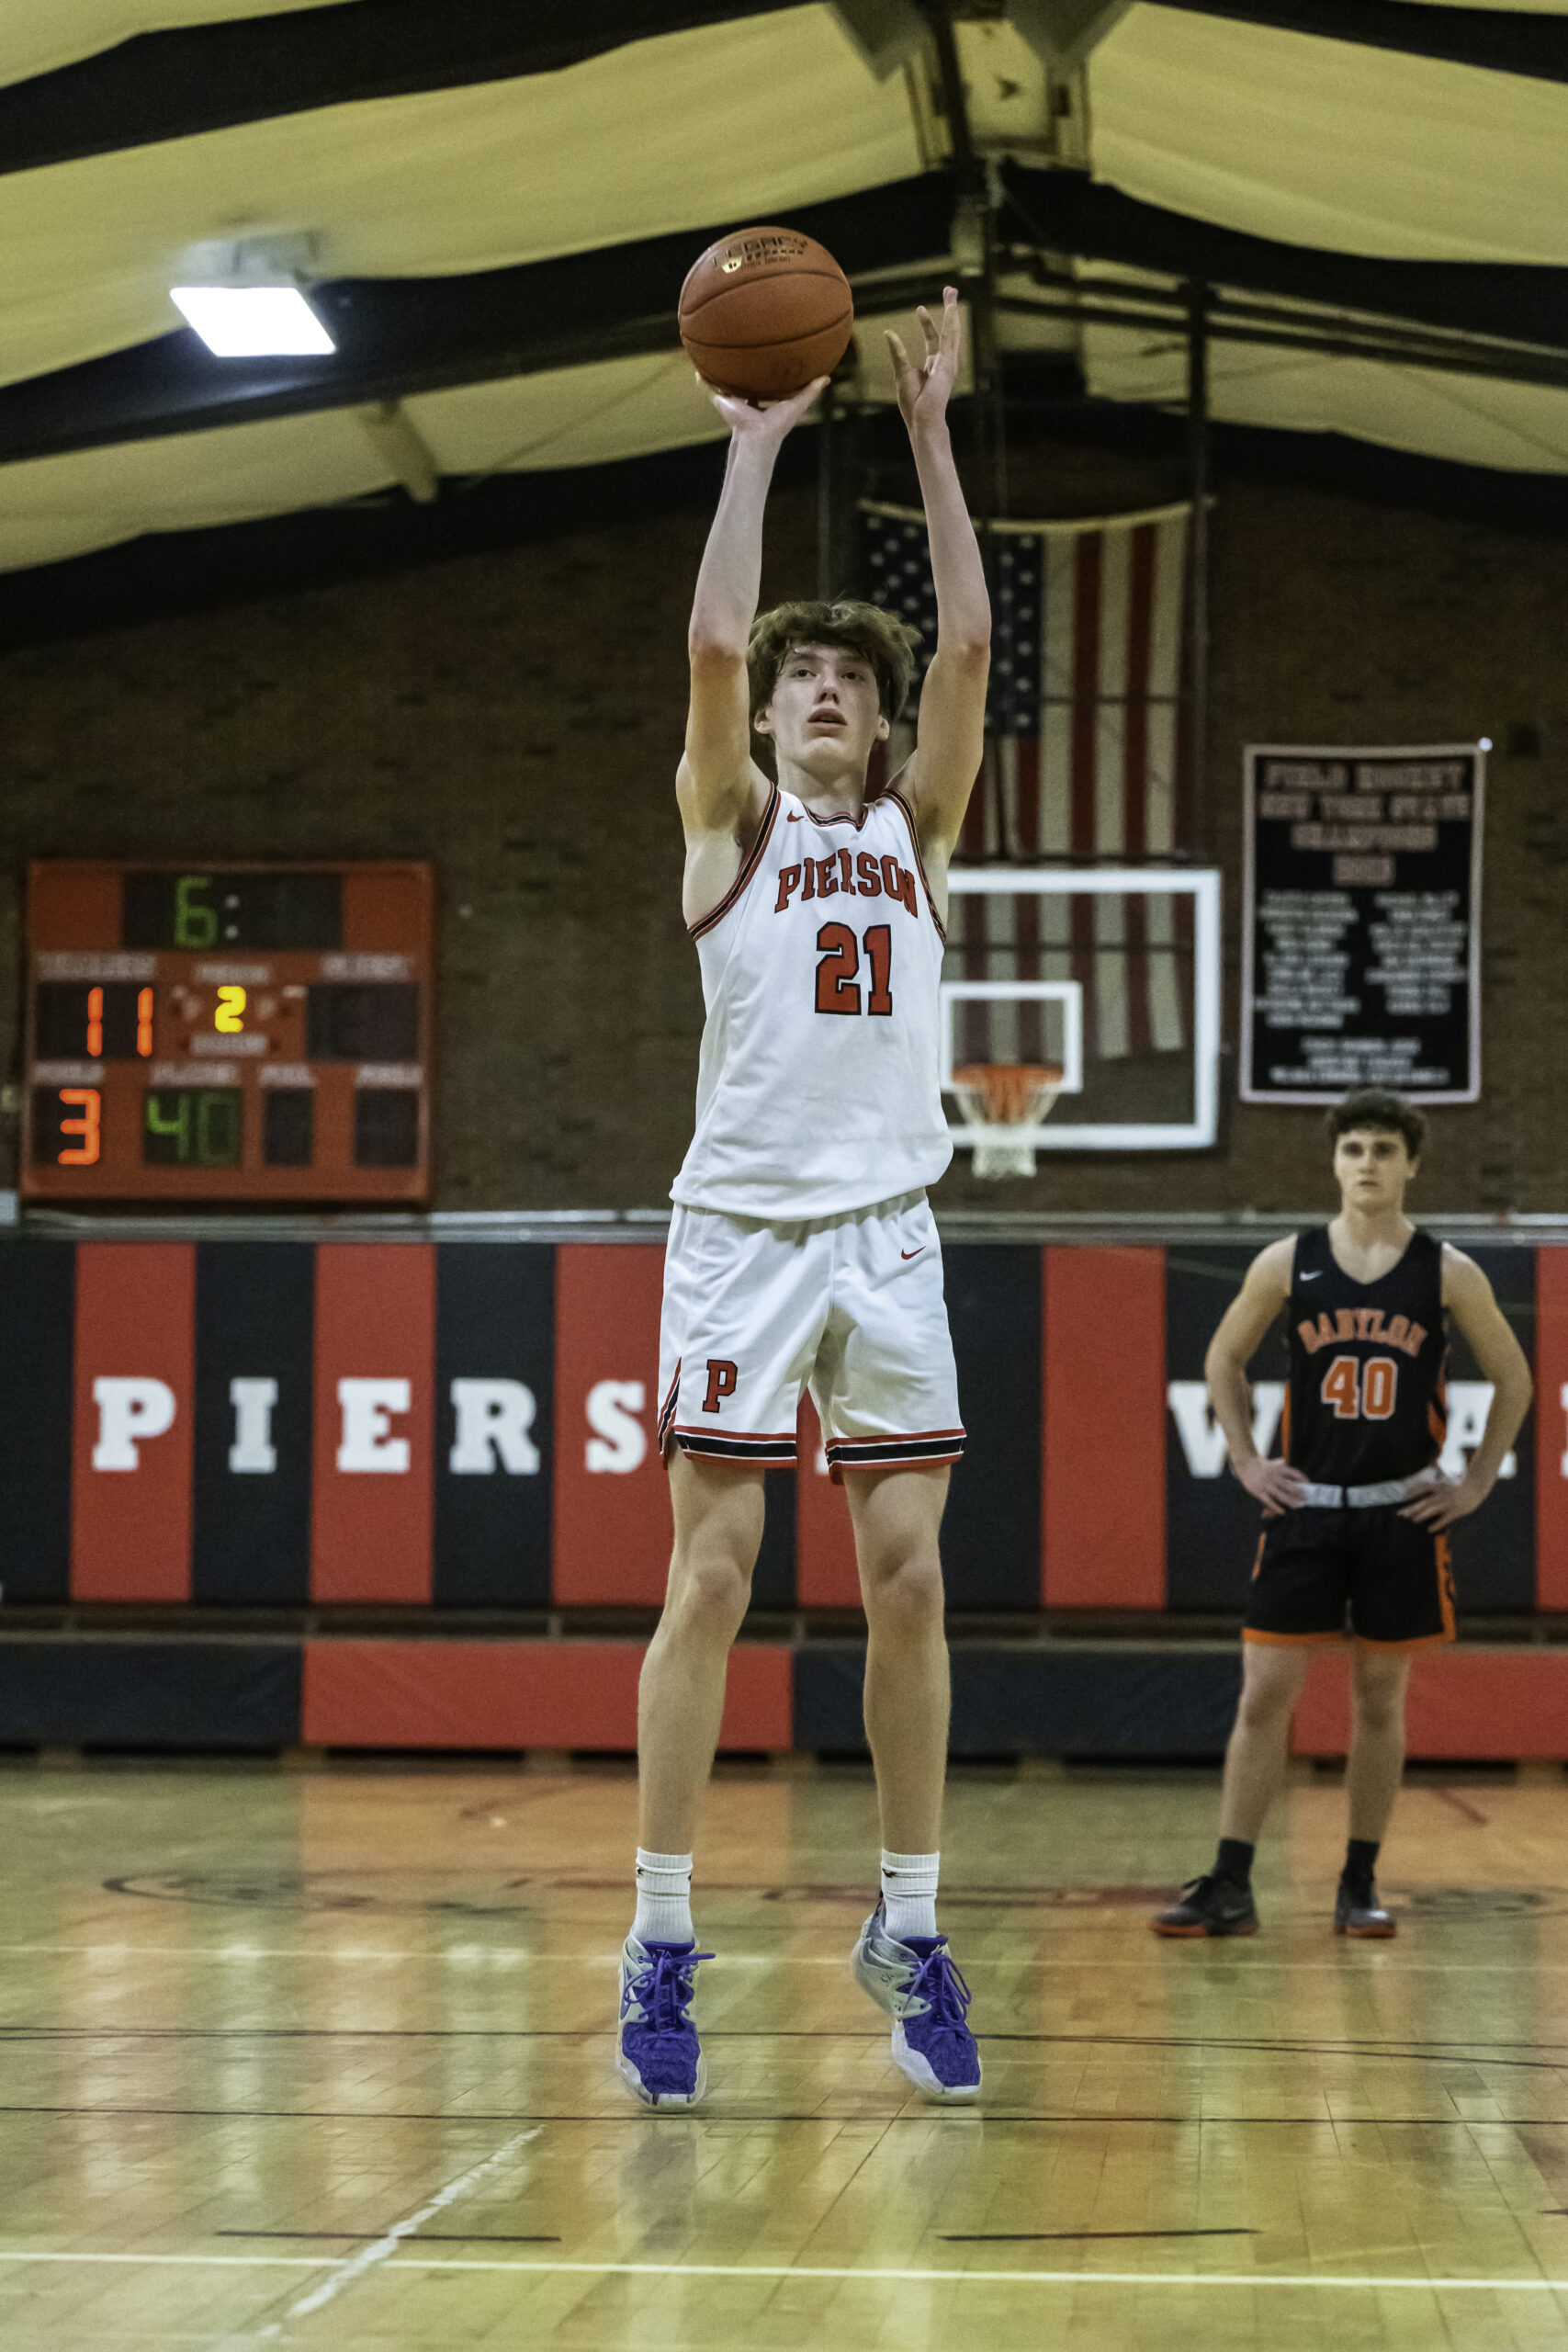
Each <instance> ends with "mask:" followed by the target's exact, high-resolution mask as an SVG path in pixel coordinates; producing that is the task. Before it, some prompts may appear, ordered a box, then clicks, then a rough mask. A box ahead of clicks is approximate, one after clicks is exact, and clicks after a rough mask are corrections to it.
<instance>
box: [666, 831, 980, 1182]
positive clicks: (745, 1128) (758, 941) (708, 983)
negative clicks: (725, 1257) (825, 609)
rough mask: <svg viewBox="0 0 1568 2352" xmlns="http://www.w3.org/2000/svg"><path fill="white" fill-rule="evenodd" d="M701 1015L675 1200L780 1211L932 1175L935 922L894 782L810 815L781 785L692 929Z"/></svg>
mask: <svg viewBox="0 0 1568 2352" xmlns="http://www.w3.org/2000/svg"><path fill="white" fill-rule="evenodd" d="M691 929H692V936H693V938H694V940H695V941H696V943H697V956H698V959H699V961H700V962H701V965H702V972H703V999H704V1001H705V1004H706V1006H707V1022H706V1025H705V1028H704V1030H703V1046H702V1061H701V1065H700V1069H699V1072H698V1077H697V1128H696V1133H695V1135H694V1136H693V1138H692V1146H691V1149H690V1150H689V1151H688V1152H687V1154H686V1158H685V1162H684V1164H683V1166H682V1170H681V1173H680V1175H679V1176H678V1177H677V1178H676V1180H675V1182H674V1184H673V1185H672V1186H671V1198H672V1199H673V1200H676V1201H679V1202H680V1203H681V1204H682V1206H683V1207H686V1208H703V1209H722V1210H725V1211H727V1212H728V1214H729V1215H730V1216H750V1217H761V1218H764V1219H767V1220H769V1221H771V1222H773V1223H775V1224H776V1223H785V1222H791V1223H792V1222H794V1221H795V1220H797V1219H800V1218H804V1217H818V1216H840V1215H841V1214H842V1213H843V1212H844V1211H846V1210H850V1209H862V1208H870V1207H871V1206H873V1205H874V1203H876V1202H877V1201H886V1200H891V1199H893V1198H894V1197H895V1196H896V1195H897V1194H898V1193H912V1192H916V1191H919V1189H920V1188H921V1187H922V1186H924V1185H927V1184H931V1183H934V1182H935V1181H936V1179H937V1178H938V1177H939V1176H940V1175H941V1174H942V1170H943V1169H944V1168H945V1167H946V1166H947V1164H948V1161H949V1160H950V1159H952V1158H953V1145H952V1141H951V1139H950V1137H949V1133H948V1126H947V1122H946V1120H945V1119H944V1118H943V1116H942V1092H941V1089H940V1086H939V1084H938V1080H937V989H938V983H939V980H940V978H941V974H942V925H941V923H940V922H939V921H938V920H937V912H936V906H935V902H934V900H933V899H932V898H931V888H930V885H929V884H928V883H927V880H926V876H925V868H924V866H923V865H921V863H920V853H919V844H918V842H916V839H915V820H914V817H913V814H912V812H911V810H910V809H909V807H908V802H906V801H905V800H904V799H903V798H901V797H900V796H899V794H898V793H897V792H896V791H889V792H885V793H884V794H883V795H882V797H881V798H880V799H878V800H874V801H873V802H872V803H871V805H870V806H869V807H868V808H867V809H864V810H863V812H862V813H861V815H860V816H859V817H816V816H813V815H812V813H811V811H810V809H807V807H806V806H805V804H804V803H803V802H802V801H800V800H797V799H796V798H795V795H794V794H793V793H790V792H781V791H780V790H779V789H778V787H777V786H774V788H773V793H772V795H771V797H770V798H769V801H768V806H767V809H766V811H765V812H764V815H763V818H762V823H761V831H759V833H758V835H757V840H756V842H755V844H754V846H753V847H752V850H751V853H750V856H749V857H748V858H747V860H746V862H745V864H744V865H742V867H741V869H740V872H739V875H738V876H736V880H735V886H734V888H733V889H731V890H730V891H729V893H728V896H727V897H726V898H724V899H721V901H720V902H719V904H718V905H717V906H716V908H715V909H714V910H713V912H712V913H711V914H710V915H707V916H705V918H704V920H703V921H702V922H698V923H694V924H693V925H692V927H691Z"/></svg>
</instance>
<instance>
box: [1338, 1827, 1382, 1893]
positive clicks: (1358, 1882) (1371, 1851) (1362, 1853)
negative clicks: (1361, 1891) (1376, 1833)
mask: <svg viewBox="0 0 1568 2352" xmlns="http://www.w3.org/2000/svg"><path fill="white" fill-rule="evenodd" d="M1380 1842H1381V1841H1380V1840H1379V1839H1378V1838H1351V1840H1350V1842H1349V1844H1348V1846H1347V1847H1346V1849H1345V1867H1344V1869H1343V1870H1342V1871H1340V1873H1339V1876H1340V1880H1341V1882H1342V1883H1343V1884H1344V1885H1346V1886H1371V1883H1372V1872H1373V1871H1374V1870H1375V1869H1376V1868H1377V1860H1378V1846H1379V1843H1380Z"/></svg>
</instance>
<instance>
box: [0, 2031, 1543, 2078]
mask: <svg viewBox="0 0 1568 2352" xmlns="http://www.w3.org/2000/svg"><path fill="white" fill-rule="evenodd" d="M605 2030H606V2029H605V2028H604V2026H603V2025H572V2026H294V2025H288V2026H273V2025H256V2026H250V2025H237V2026H230V2025H226V2026H175V2025H125V2026H117V2025H86V2026H75V2025H4V2024H0V2042H4V2041H6V2040H10V2041H18V2042H21V2041H46V2042H77V2041H598V2040H600V2039H601V2038H602V2037H603V2036H604V2032H605ZM704 2037H705V2040H706V2041H876V2042H880V2041H882V2039H883V2031H882V2029H881V2028H880V2027H877V2026H870V2027H855V2026H729V2025H720V2026H705V2028H704ZM976 2040H977V2041H998V2042H1000V2041H1008V2042H1011V2041H1018V2042H1024V2043H1027V2044H1029V2045H1030V2046H1031V2047H1047V2046H1058V2045H1059V2046H1061V2047H1062V2048H1065V2049H1077V2048H1084V2049H1090V2050H1094V2049H1111V2050H1224V2051H1232V2052H1235V2051H1246V2052H1255V2053H1260V2054H1262V2055H1263V2056H1265V2057H1285V2058H1291V2057H1302V2058H1358V2059H1359V2058H1377V2059H1384V2060H1388V2061H1391V2062H1393V2063H1395V2064H1408V2063H1410V2062H1412V2061H1414V2062H1416V2063H1417V2064H1422V2065H1432V2066H1450V2065H1456V2064H1473V2065H1485V2066H1517V2067H1528V2068H1531V2069H1536V2070H1539V2071H1540V2072H1543V2073H1547V2074H1552V2073H1562V2072H1564V2071H1568V2042H1559V2041H1536V2042H1530V2041H1523V2042H1521V2041H1427V2042H1415V2041H1398V2042H1386V2041H1343V2040H1341V2039H1339V2038H1337V2037H1336V2038H1335V2039H1333V2040H1331V2041H1312V2040H1311V2039H1309V2038H1307V2037H1304V2036H1302V2035H1293V2036H1291V2037H1288V2038H1287V2037H1283V2036H1280V2037H1277V2038H1274V2039H1269V2038H1268V2037H1264V2036H1258V2035H1237V2036H1235V2037H1227V2036H1223V2035H1219V2034H1192V2033H1171V2034H1160V2033H1011V2032H1008V2031H1006V2030H1003V2031H1000V2032H996V2033H981V2034H978V2035H976ZM1516 2050H1533V2051H1546V2050H1551V2051H1557V2052H1561V2055H1560V2056H1557V2057H1554V2058H1545V2057H1530V2058H1515V2057H1507V2056H1502V2055H1499V2054H1498V2053H1499V2052H1507V2051H1516Z"/></svg>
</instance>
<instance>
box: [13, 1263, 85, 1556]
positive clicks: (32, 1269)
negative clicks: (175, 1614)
mask: <svg viewBox="0 0 1568 2352" xmlns="http://www.w3.org/2000/svg"><path fill="white" fill-rule="evenodd" d="M75 1323H76V1252H75V1250H74V1249H73V1248H72V1247H71V1246H70V1245H69V1244H63V1245H62V1243H60V1242H58V1241H36V1240H33V1239H31V1238H19V1239H16V1240H7V1241H6V1243H5V1245H4V1255H3V1256H0V1593H3V1595H4V1597H5V1599H6V1600H63V1599H64V1598H65V1595H66V1592H67V1590H68V1589H69V1588H70V1582H71V1394H72V1366H73V1360H74V1351H75Z"/></svg>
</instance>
